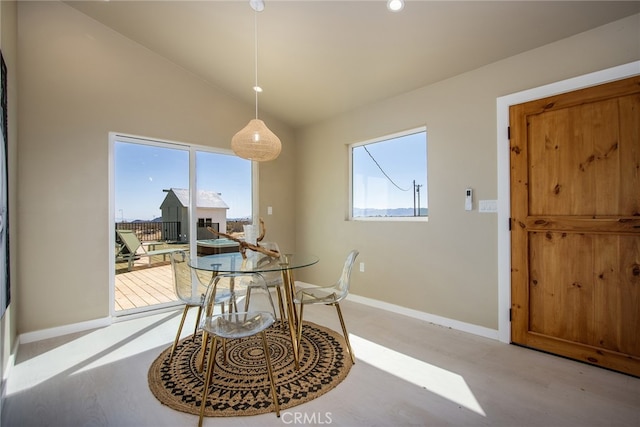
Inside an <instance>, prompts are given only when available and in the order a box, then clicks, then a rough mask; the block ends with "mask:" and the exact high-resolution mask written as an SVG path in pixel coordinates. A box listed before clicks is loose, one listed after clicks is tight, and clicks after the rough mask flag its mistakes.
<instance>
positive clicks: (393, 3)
mask: <svg viewBox="0 0 640 427" xmlns="http://www.w3.org/2000/svg"><path fill="white" fill-rule="evenodd" d="M403 8H404V0H389V1H388V2H387V9H389V10H390V11H391V12H400V11H401V10H402V9H403Z"/></svg>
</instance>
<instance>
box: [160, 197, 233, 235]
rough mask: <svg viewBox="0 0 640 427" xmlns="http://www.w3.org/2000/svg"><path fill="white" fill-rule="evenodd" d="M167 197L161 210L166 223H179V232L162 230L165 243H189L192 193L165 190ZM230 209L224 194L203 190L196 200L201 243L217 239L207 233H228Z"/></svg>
mask: <svg viewBox="0 0 640 427" xmlns="http://www.w3.org/2000/svg"><path fill="white" fill-rule="evenodd" d="M164 191H165V192H166V193H167V195H166V196H165V198H164V200H163V201H162V204H161V205H160V210H161V212H162V221H163V222H177V223H178V224H179V226H178V227H177V229H164V228H163V230H162V240H171V241H180V242H188V241H189V209H188V208H189V191H188V190H186V189H183V188H170V189H168V190H164ZM228 209H229V206H227V204H226V203H225V202H224V200H222V197H220V194H218V193H216V192H214V191H205V190H199V191H198V195H197V200H196V218H197V219H198V231H197V239H198V240H201V239H213V238H215V236H213V234H212V233H211V232H210V231H209V230H207V227H212V228H213V229H215V230H226V229H227V210H228Z"/></svg>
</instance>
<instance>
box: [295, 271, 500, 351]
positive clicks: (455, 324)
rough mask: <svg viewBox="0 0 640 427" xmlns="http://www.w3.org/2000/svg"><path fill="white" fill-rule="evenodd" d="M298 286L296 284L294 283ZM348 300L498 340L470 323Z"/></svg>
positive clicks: (376, 302) (357, 297) (359, 298)
mask: <svg viewBox="0 0 640 427" xmlns="http://www.w3.org/2000/svg"><path fill="white" fill-rule="evenodd" d="M296 284H298V282H296ZM347 299H348V300H350V301H353V302H357V303H360V304H364V305H368V306H371V307H374V308H379V309H382V310H386V311H390V312H393V313H397V314H402V315H404V316H408V317H412V318H414V319H418V320H423V321H425V322H430V323H433V324H436V325H440V326H445V327H448V328H451V329H456V330H458V331H462V332H468V333H470V334H474V335H479V336H481V337H485V338H491V339H494V340H496V339H498V331H497V330H495V329H490V328H485V327H483V326H478V325H474V324H471V323H465V322H460V321H458V320H454V319H449V318H446V317H442V316H437V315H435V314H430V313H425V312H423V311H418V310H413V309H411V308H406V307H402V306H399V305H395V304H391V303H388V302H384V301H379V300H375V299H372V298H367V297H363V296H360V295H354V294H351V293H350V294H349V296H348V297H347Z"/></svg>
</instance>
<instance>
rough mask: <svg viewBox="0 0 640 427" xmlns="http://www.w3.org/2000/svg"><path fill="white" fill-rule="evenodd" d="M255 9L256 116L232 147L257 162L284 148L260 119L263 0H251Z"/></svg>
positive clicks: (276, 153) (265, 159) (235, 138)
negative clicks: (259, 68)
mask: <svg viewBox="0 0 640 427" xmlns="http://www.w3.org/2000/svg"><path fill="white" fill-rule="evenodd" d="M249 4H250V6H251V8H252V9H253V10H254V35H255V38H254V42H255V53H254V60H255V86H254V87H253V90H254V91H255V96H256V118H255V119H252V120H251V121H249V124H248V125H246V126H245V127H244V128H242V129H241V130H240V131H239V132H238V133H236V134H235V135H234V136H233V138H232V139H231V148H232V149H233V152H234V153H236V154H237V155H238V156H239V157H242V158H243V159H248V160H254V161H257V162H267V161H269V160H273V159H275V158H277V157H278V155H279V154H280V150H281V149H282V143H281V142H280V139H279V138H278V137H277V136H276V135H275V134H274V133H273V132H271V130H269V128H268V127H267V125H265V124H264V122H263V121H262V120H260V119H258V93H259V92H262V89H261V88H260V86H258V12H261V11H262V10H264V2H263V1H262V0H251V1H250V2H249Z"/></svg>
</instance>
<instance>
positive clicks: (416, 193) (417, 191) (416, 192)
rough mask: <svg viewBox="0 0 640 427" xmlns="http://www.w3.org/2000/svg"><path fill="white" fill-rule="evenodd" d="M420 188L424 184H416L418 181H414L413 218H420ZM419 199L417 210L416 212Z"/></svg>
mask: <svg viewBox="0 0 640 427" xmlns="http://www.w3.org/2000/svg"><path fill="white" fill-rule="evenodd" d="M420 187H422V184H420V185H419V184H416V180H415V179H414V180H413V216H420ZM416 199H417V207H418V208H417V210H416Z"/></svg>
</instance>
